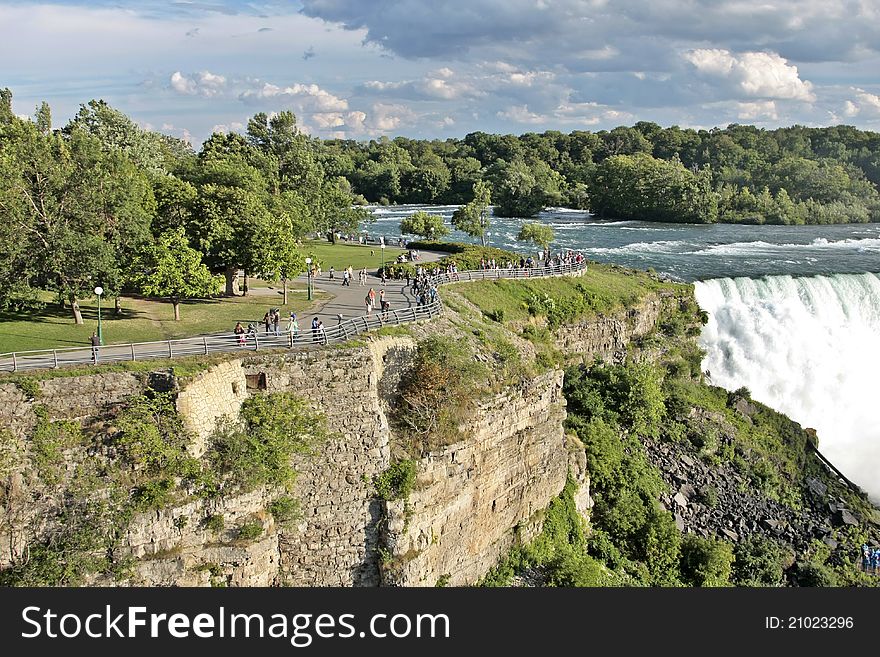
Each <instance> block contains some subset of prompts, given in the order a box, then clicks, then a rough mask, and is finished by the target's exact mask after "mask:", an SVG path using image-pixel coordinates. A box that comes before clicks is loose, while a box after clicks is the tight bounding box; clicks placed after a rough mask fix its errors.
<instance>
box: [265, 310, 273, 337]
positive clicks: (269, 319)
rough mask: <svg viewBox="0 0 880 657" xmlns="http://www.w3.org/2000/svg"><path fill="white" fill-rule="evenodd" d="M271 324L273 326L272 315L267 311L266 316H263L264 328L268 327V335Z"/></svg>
mask: <svg viewBox="0 0 880 657" xmlns="http://www.w3.org/2000/svg"><path fill="white" fill-rule="evenodd" d="M271 324H272V315H271V313H270V312H269V311H268V310H267V311H266V314H265V315H263V326H265V327H266V335H268V334H269V327H270V325H271Z"/></svg>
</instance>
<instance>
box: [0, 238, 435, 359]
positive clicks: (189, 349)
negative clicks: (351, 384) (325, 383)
mask: <svg viewBox="0 0 880 657" xmlns="http://www.w3.org/2000/svg"><path fill="white" fill-rule="evenodd" d="M445 255H447V254H446V253H438V252H427V251H421V258H420V260H418V263H419V264H427V263H431V262H436V261H437V260H439V259H440V258H442V257H444V256H445ZM355 277H356V278H355V281H354V282H353V283H352V285H350V286H343V285H342V275H341V272H336V273H335V274H334V278H333V280H330V275H329V273H328V272H322V273H321V275H320V276H319V277H317V279H316V280H315V281H313V286H314V289H317V290H322V291H325V292H327V293H328V294H330V295H332V298H331V299H327V300H325V301H320V302H318V305H316V306H315V307H313V308H310V309H308V310H305V311H302V312H301V313H300V314H299V315H298V316H297V323H298V324H299V329H300V334H301V335H302V336H308V335H309V331H310V327H311V322H312V318H313V317H318V318H319V319H320V320H321V321H322V322H323V323H324V327H325V328H326V329H327V330H328V332H329V331H333V330H334V329H335V328H336V327H339V325H340V324H341V323H342V322H345V321H346V320H351V319H353V318H363V317H365V316H366V306H365V304H364V297H365V296H366V294H367V292H368V291H369V289H370V288H371V287H372V288H373V289H374V290H375V291H376V306H377V307H378V306H379V298H380V296H379V291H380V290H382V289H383V288H384V289H385V298H386V299H387V300H388V302H389V303H390V304H391V308H390V309H391V310H392V311H400V310H402V309H405V308H413V309H414V308H415V306H416V300H415V298H413V297H412V296H411V295H410V294H408V292H407V288H406V281H405V280H399V281H396V280H389V281H388V282H387V283H386V284H385V285H384V286H383V285H382V280H381V279H380V278H379V277H378V276H373V275H371V274H368V275H367V284H366V285H364V286H362V285H360V283H358V282H357V271H355ZM296 281H297V282H298V283H303V284H307V283H308V277H307V276H306V275H305V274H304V275H302V276H300V277H299V278H297V279H296ZM250 294H252V295H255V296H265V297H266V310H268V309H269V308H272V307H279V306H281V300H282V292H281V291H280V290H279V289H277V288H275V287H272V288H251V290H250ZM292 294H298V295H299V294H303V292H300V291H297V292H295V293H292ZM419 312H420V313H421V311H419ZM339 315H342V318H341V319H340V317H339ZM379 315H380V312H379V310H378V309H376V310H374V312H373V313H372V315H371V317H370V319H371V320H372V321H378V317H379ZM413 317H415V315H414V316H413ZM260 319H262V314H261V316H260V317H254V318H253V320H254V321H255V322H258V321H259V320H260ZM359 324H360V322H359ZM286 327H287V318H286V317H282V318H281V324H280V329H281V330H282V331H283V330H284V329H285V328H286ZM258 331H259V333H258V339H259V341H260V344H261V345H266V346H272V344H271V343H273V342H279V340H280V342H282V343H283V342H284V341H285V340H286V338H283V337H282V338H280V339H279V338H274V337H273V338H269V337H267V336H266V333H265V331H264V329H263V327H262V325H261V324H258ZM346 335H347V333H346ZM235 343H236V338H234V337H233V336H232V332H231V330H224V331H218V332H217V333H214V334H208V335H198V336H193V337H191V338H181V339H176V340H160V341H156V342H150V343H138V344H137V345H134V346H132V345H129V344H118V345H113V344H111V345H104V346H102V347H100V348H99V361H101V362H118V361H131V360H141V359H146V358H173V357H175V356H186V355H195V354H207V353H209V352H213V351H229V350H230V344H232V345H233V347H232V349H233V350H234V348H235V347H234V345H235ZM246 344H247V347H252V346H255V345H254V342H253V341H252V339H251V340H248V341H247V343H246ZM275 346H284V344H279V345H275ZM91 358H92V350H91V347H74V348H67V349H56V350H52V349H44V350H39V351H35V352H20V353H17V354H16V357H14V358H13V356H11V355H10V356H8V357H4V358H0V371H3V370H6V371H17V370H28V369H44V368H54V367H59V366H62V365H71V364H86V363H89V362H90V361H91Z"/></svg>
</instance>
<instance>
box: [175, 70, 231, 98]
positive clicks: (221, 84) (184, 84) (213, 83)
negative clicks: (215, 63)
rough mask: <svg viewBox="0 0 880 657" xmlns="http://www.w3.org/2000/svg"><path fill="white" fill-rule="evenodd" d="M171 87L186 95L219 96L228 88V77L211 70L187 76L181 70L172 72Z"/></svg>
mask: <svg viewBox="0 0 880 657" xmlns="http://www.w3.org/2000/svg"><path fill="white" fill-rule="evenodd" d="M169 82H170V84H171V88H172V89H174V91H176V92H177V93H179V94H183V95H185V96H196V95H199V96H205V97H208V98H210V97H212V96H218V95H220V94H221V93H223V91H224V90H225V88H226V78H225V77H223V76H222V75H216V74H214V73H211V72H210V71H202V72H201V73H197V74H195V75H192V76H189V77H188V76H186V75H184V74H183V73H181V72H180V71H175V72H174V73H172V74H171V79H170V81H169Z"/></svg>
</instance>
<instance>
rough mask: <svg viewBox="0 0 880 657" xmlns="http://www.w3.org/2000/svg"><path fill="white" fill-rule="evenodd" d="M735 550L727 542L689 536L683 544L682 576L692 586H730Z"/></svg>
mask: <svg viewBox="0 0 880 657" xmlns="http://www.w3.org/2000/svg"><path fill="white" fill-rule="evenodd" d="M732 563H733V550H732V549H731V547H730V544H729V543H727V542H726V541H721V540H716V539H713V538H702V537H700V536H695V535H694V534H687V535H686V536H685V537H684V539H683V540H682V543H681V566H680V567H681V576H682V579H683V580H684V582H685V583H687V584H688V585H690V586H730V572H731V564H732Z"/></svg>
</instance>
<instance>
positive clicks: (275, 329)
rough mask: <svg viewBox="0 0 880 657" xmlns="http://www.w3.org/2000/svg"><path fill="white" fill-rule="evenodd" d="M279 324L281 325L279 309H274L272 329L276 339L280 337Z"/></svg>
mask: <svg viewBox="0 0 880 657" xmlns="http://www.w3.org/2000/svg"><path fill="white" fill-rule="evenodd" d="M279 324H281V309H280V308H276V309H275V311H274V312H273V313H272V329H273V333H274V334H275V336H276V337H277V336H280V335H281V332H280V331H279V330H278V325H279Z"/></svg>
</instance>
